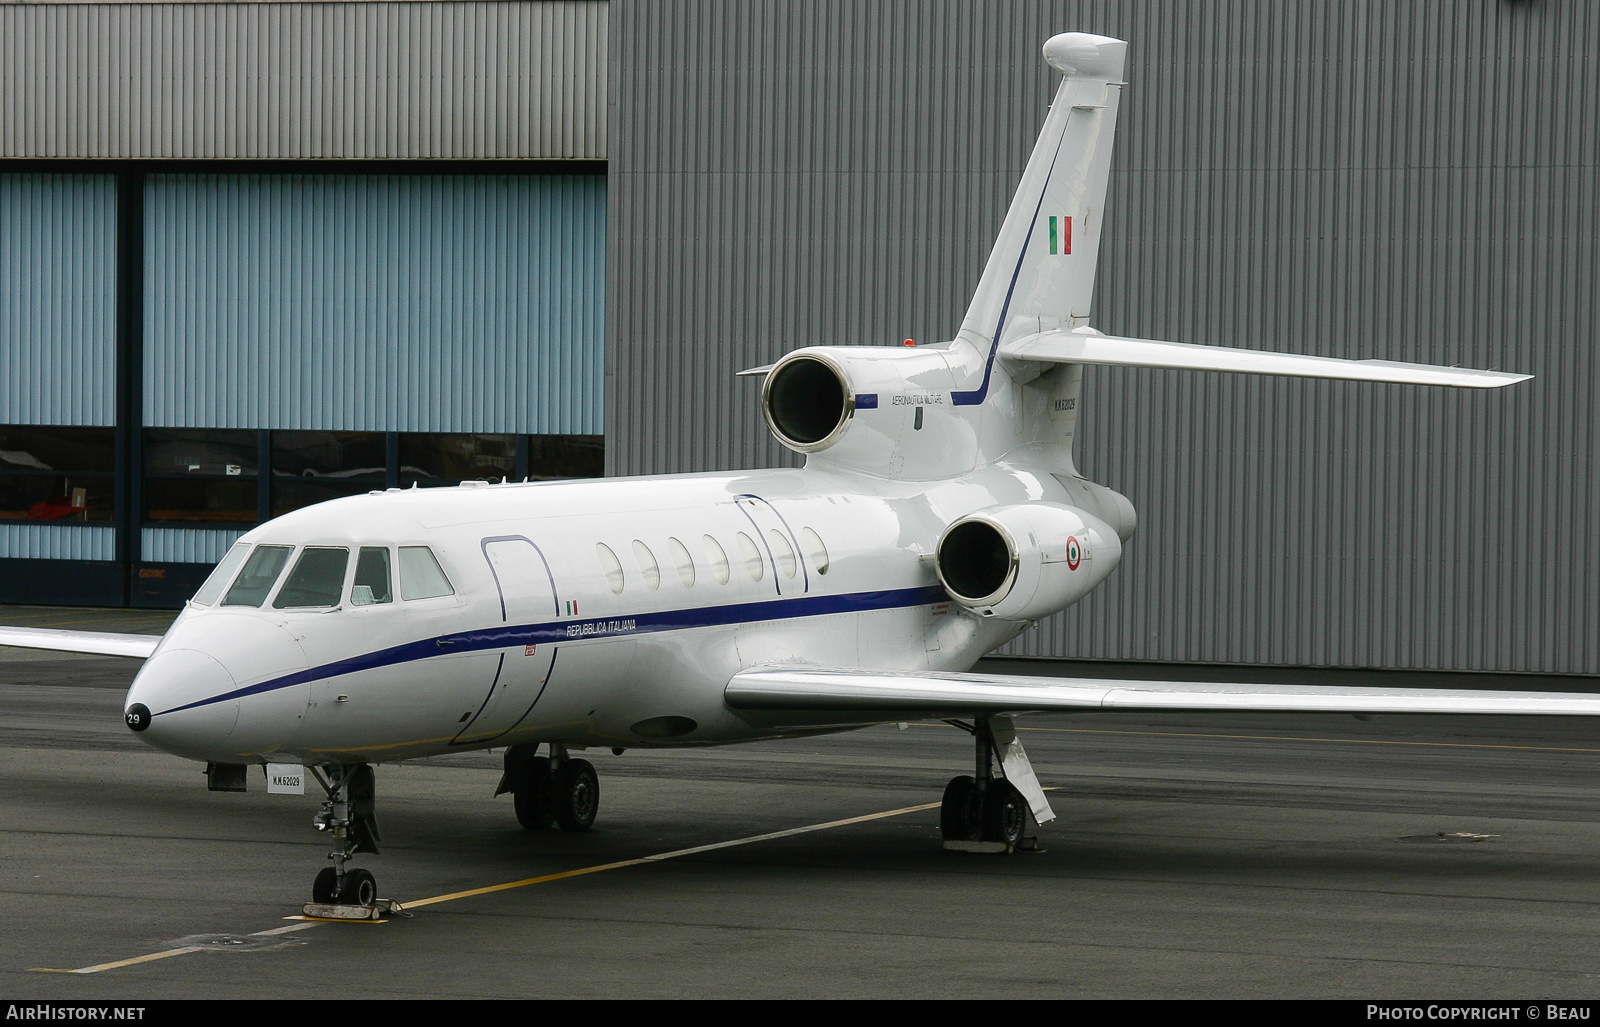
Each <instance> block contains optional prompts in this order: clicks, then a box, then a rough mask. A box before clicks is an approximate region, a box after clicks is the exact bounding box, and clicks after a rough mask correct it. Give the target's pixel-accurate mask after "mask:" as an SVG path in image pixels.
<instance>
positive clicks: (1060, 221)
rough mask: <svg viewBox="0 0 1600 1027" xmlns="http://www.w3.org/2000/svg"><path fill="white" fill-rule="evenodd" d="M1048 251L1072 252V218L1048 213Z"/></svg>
mask: <svg viewBox="0 0 1600 1027" xmlns="http://www.w3.org/2000/svg"><path fill="white" fill-rule="evenodd" d="M1050 252H1051V253H1058V254H1059V253H1071V252H1072V219H1071V218H1068V217H1057V216H1056V215H1054V214H1052V215H1050Z"/></svg>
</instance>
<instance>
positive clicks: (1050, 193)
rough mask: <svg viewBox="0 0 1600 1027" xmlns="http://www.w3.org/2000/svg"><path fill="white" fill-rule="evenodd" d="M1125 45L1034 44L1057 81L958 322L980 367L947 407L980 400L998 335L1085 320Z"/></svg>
mask: <svg viewBox="0 0 1600 1027" xmlns="http://www.w3.org/2000/svg"><path fill="white" fill-rule="evenodd" d="M1127 49H1128V45H1127V44H1126V43H1124V42H1123V41H1122V40H1120V39H1110V38H1108V37H1106V36H1094V35H1089V34H1088V33H1084V32H1066V33H1062V34H1061V35H1058V36H1052V37H1051V38H1050V40H1049V41H1048V42H1046V43H1045V45H1044V57H1045V60H1046V61H1047V62H1048V63H1049V64H1050V65H1051V67H1053V68H1055V69H1057V70H1058V71H1060V72H1062V73H1063V74H1064V75H1065V76H1066V78H1065V79H1064V80H1063V81H1062V83H1061V88H1060V89H1059V90H1058V91H1057V92H1056V98H1055V102H1054V103H1053V104H1052V105H1051V107H1050V113H1049V115H1047V116H1046V118H1045V123H1044V129H1043V130H1042V131H1041V132H1040V133H1039V141H1038V142H1037V143H1036V144H1035V145H1034V148H1033V156H1032V157H1030V158H1029V160H1028V166H1027V169H1026V170H1025V171H1023V173H1022V182H1021V184H1020V185H1018V187H1017V193H1016V196H1015V197H1014V198H1013V199H1012V201H1011V209H1010V210H1009V211H1008V212H1007V214H1006V219H1005V222H1004V224H1003V225H1002V226H1001V229H1000V237H999V238H998V239H997V240H996V241H995V245H994V250H993V252H991V253H990V254H989V263H988V264H987V265H986V266H985V267H984V270H983V278H982V280H981V281H980V282H979V283H978V291H977V293H976V294H975V295H974V296H973V297H972V305H971V307H970V308H968V310H967V316H966V318H965V319H964V320H963V321H962V324H961V335H960V338H961V339H962V340H964V341H966V342H968V343H970V344H972V345H973V346H976V347H978V348H979V350H980V351H981V352H982V353H983V356H984V358H985V363H984V366H985V370H984V375H983V381H982V384H981V385H980V386H979V387H978V388H977V389H975V390H972V391H968V392H958V393H956V394H955V396H954V397H953V399H954V400H955V403H956V404H957V405H969V404H974V403H981V402H983V400H984V397H985V395H986V394H987V392H988V386H989V379H990V375H991V373H992V372H993V369H994V356H995V347H996V345H997V344H998V343H1000V342H1002V341H1004V340H1005V338H1007V337H1010V336H1013V335H1017V334H1018V333H1021V334H1033V333H1035V332H1038V331H1041V330H1048V329H1050V328H1055V327H1065V328H1069V329H1070V328H1074V327H1077V326H1078V325H1082V324H1086V323H1087V321H1088V317H1089V301H1090V298H1091V295H1092V294H1093V291H1094V272H1095V261H1096V259H1097V258H1098V256H1099V252H1100V227H1101V220H1102V214H1103V211H1104V208H1105V196H1106V179H1107V176H1108V173H1109V171H1110V167H1111V143H1112V137H1113V134H1114V132H1115V130H1116V123H1117V101H1118V100H1119V99H1120V94H1121V89H1120V88H1119V87H1120V86H1121V85H1122V69H1123V59H1124V57H1125V56H1126V54H1127Z"/></svg>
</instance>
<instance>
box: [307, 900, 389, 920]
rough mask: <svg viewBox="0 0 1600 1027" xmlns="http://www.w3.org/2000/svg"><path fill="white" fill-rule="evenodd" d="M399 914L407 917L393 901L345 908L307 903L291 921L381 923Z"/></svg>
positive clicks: (338, 905)
mask: <svg viewBox="0 0 1600 1027" xmlns="http://www.w3.org/2000/svg"><path fill="white" fill-rule="evenodd" d="M395 914H399V915H400V916H407V917H409V916H410V915H411V914H410V913H407V912H406V911H405V907H403V906H401V905H400V903H398V902H396V901H395V900H394V899H378V900H376V901H375V902H373V904H372V905H370V906H346V905H342V904H340V903H334V902H308V903H306V904H305V905H304V906H301V907H300V915H299V916H296V917H289V918H288V919H291V920H340V921H345V922H349V921H357V922H367V923H381V922H382V921H383V919H384V917H387V916H392V915H395Z"/></svg>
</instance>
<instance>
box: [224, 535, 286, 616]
mask: <svg viewBox="0 0 1600 1027" xmlns="http://www.w3.org/2000/svg"><path fill="white" fill-rule="evenodd" d="M289 553H290V547H289V546H257V547H256V551H255V552H253V553H251V554H250V559H249V560H247V561H245V565H244V570H242V571H240V572H239V577H238V579H237V580H235V581H234V583H233V587H232V588H230V589H228V594H227V595H225V596H223V597H222V605H223V606H260V605H261V604H262V603H263V602H265V601H266V599H267V593H268V592H271V591H272V585H273V582H275V581H277V580H278V574H279V573H280V572H282V570H283V565H284V564H286V563H288V562H289Z"/></svg>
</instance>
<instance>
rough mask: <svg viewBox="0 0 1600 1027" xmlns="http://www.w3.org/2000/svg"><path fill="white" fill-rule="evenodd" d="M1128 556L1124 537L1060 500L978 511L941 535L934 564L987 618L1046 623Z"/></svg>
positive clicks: (952, 589) (955, 595)
mask: <svg viewBox="0 0 1600 1027" xmlns="http://www.w3.org/2000/svg"><path fill="white" fill-rule="evenodd" d="M1121 558H1122V540H1121V539H1119V538H1118V537H1117V533H1116V532H1115V531H1114V530H1112V528H1111V527H1110V526H1109V525H1107V524H1106V523H1105V522H1104V521H1102V520H1100V519H1099V518H1098V517H1095V516H1094V515H1092V514H1088V513H1085V512H1084V511H1082V510H1078V509H1076V508H1074V507H1070V506H1064V505H1061V504H1059V503H1022V504H1017V505H1014V506H994V507H989V508H987V509H984V510H978V511H976V512H974V513H970V514H968V515H967V516H965V517H962V518H961V519H959V520H957V521H956V522H955V523H953V524H951V525H950V527H948V528H946V529H945V532H944V535H943V536H942V537H941V538H940V539H939V548H938V554H937V558H936V560H935V563H934V566H935V567H936V569H937V570H938V573H939V581H940V582H941V583H942V584H943V585H944V588H945V591H946V592H949V593H950V597H951V598H952V599H954V600H955V601H956V602H958V603H960V604H961V605H962V606H965V607H967V608H968V609H970V610H972V611H973V612H975V613H977V614H978V615H979V616H983V617H999V618H1001V619H1003V620H1038V619H1039V618H1040V617H1044V616H1048V615H1049V614H1052V613H1056V612H1057V611H1060V610H1064V609H1066V608H1067V607H1068V606H1071V605H1072V604H1073V603H1075V602H1077V601H1078V600H1079V599H1081V598H1083V596H1085V595H1086V594H1088V592H1089V590H1090V589H1092V588H1094V587H1095V586H1096V585H1098V584H1099V583H1100V582H1101V581H1103V580H1104V579H1105V577H1106V576H1107V575H1108V574H1110V573H1111V571H1112V569H1113V568H1115V567H1116V565H1117V561H1118V560H1120V559H1121Z"/></svg>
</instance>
